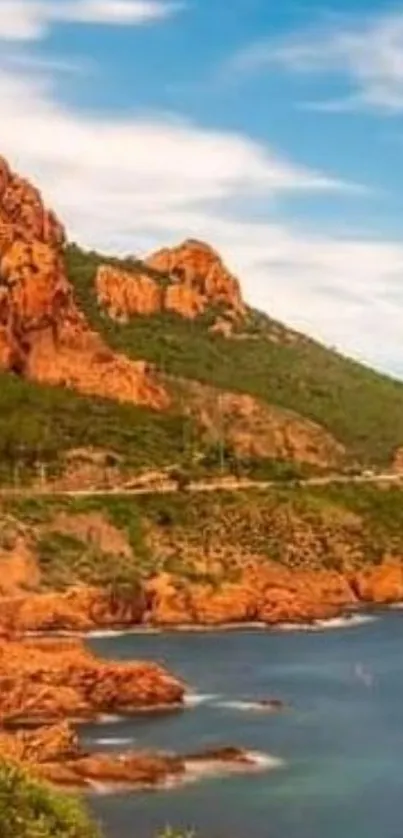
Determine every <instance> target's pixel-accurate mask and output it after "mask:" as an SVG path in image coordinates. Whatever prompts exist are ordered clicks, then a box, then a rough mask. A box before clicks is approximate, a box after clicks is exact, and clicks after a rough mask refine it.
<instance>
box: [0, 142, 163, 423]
mask: <svg viewBox="0 0 403 838" xmlns="http://www.w3.org/2000/svg"><path fill="white" fill-rule="evenodd" d="M64 241H65V234H64V229H63V227H62V225H61V224H60V222H59V221H58V219H57V218H56V216H55V215H54V214H53V213H52V212H51V211H49V210H48V209H46V207H45V205H44V203H43V200H42V197H41V194H40V192H39V191H38V190H37V189H35V187H34V186H32V185H31V184H30V183H29V182H28V181H26V180H24V179H22V178H20V177H19V176H18V175H16V174H14V173H13V172H12V171H11V169H10V168H9V166H8V164H7V163H6V161H5V160H4V159H3V158H1V157H0V369H2V370H9V371H13V372H16V373H18V374H20V375H24V376H26V377H27V378H31V379H34V380H37V381H42V382H47V383H50V384H58V385H64V386H66V387H72V388H74V389H76V390H78V391H81V392H83V393H88V394H93V395H99V396H104V397H107V398H114V399H117V400H119V401H129V402H134V403H140V404H149V405H152V406H154V407H162V406H164V404H165V403H166V400H167V397H166V395H165V392H164V390H163V389H162V387H161V386H160V385H159V384H158V383H157V382H156V381H155V380H154V377H153V374H152V373H151V372H150V371H149V370H148V368H147V366H146V364H145V363H144V362H142V361H140V362H138V363H133V362H130V361H129V360H128V359H126V358H125V357H124V356H121V355H116V354H114V353H113V352H112V351H111V350H110V349H109V348H108V347H107V346H105V344H104V343H103V341H102V340H101V338H100V337H99V336H98V335H97V334H96V333H94V332H93V331H92V330H91V329H90V327H89V326H88V324H87V322H86V320H85V317H84V316H83V314H82V313H81V312H80V311H79V309H78V308H77V305H76V303H75V300H74V296H73V290H72V287H71V285H70V283H69V281H68V279H67V276H66V272H65V268H64V254H63V247H64Z"/></svg>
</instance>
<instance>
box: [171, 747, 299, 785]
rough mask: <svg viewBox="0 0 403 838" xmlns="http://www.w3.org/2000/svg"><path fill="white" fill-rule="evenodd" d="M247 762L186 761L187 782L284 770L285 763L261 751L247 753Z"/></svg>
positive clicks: (185, 779)
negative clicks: (278, 769) (205, 778)
mask: <svg viewBox="0 0 403 838" xmlns="http://www.w3.org/2000/svg"><path fill="white" fill-rule="evenodd" d="M245 758H246V760H247V761H245V762H241V761H240V762H237V761H236V760H234V761H233V762H231V761H227V760H224V759H223V760H220V759H209V758H208V757H206V759H202V760H194V761H193V760H186V763H185V765H186V775H185V777H184V781H185V782H194V781H196V780H200V779H203V778H204V777H222V776H225V775H226V774H249V773H253V772H256V771H272V770H274V769H276V768H282V767H283V766H284V762H283V760H282V759H280V758H279V757H274V756H271V754H265V753H261V752H260V751H246V752H245Z"/></svg>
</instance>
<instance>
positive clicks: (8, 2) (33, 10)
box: [0, 0, 182, 41]
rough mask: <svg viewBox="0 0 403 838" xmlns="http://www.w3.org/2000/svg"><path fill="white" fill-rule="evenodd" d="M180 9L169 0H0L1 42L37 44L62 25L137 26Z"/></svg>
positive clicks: (177, 4)
mask: <svg viewBox="0 0 403 838" xmlns="http://www.w3.org/2000/svg"><path fill="white" fill-rule="evenodd" d="M180 8H182V5H181V4H180V3H176V2H169V0H0V40H4V41H34V40H39V39H40V38H43V37H45V36H46V35H47V33H48V31H49V28H50V27H51V26H52V25H53V24H54V23H63V22H74V23H92V24H108V25H110V26H112V25H115V26H124V25H127V26H138V25H141V24H144V23H149V22H152V21H158V20H163V19H165V18H168V17H170V16H171V15H172V14H175V13H176V12H177V11H178V10H179V9H180Z"/></svg>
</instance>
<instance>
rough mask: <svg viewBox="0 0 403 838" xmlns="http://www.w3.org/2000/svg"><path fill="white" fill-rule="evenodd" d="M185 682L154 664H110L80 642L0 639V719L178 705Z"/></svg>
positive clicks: (43, 720) (82, 716)
mask: <svg viewBox="0 0 403 838" xmlns="http://www.w3.org/2000/svg"><path fill="white" fill-rule="evenodd" d="M183 695H184V686H183V685H182V684H181V683H180V682H179V681H177V680H176V679H175V678H174V677H173V676H171V675H169V674H168V672H167V671H166V670H164V669H163V668H162V667H159V666H157V665H156V664H153V663H147V662H138V663H136V662H134V663H128V664H125V663H113V662H110V661H102V660H99V659H98V658H96V657H95V656H94V655H92V654H91V653H90V652H89V651H88V650H87V649H85V648H84V646H83V645H82V644H81V643H80V642H79V641H75V640H74V641H73V640H71V641H67V640H64V641H62V640H47V641H45V640H43V641H25V642H17V641H2V642H1V643H0V723H1V724H2V725H5V724H16V725H18V724H19V723H21V722H22V721H24V720H29V721H30V722H37V723H46V722H55V721H58V720H65V719H67V718H73V719H96V718H97V717H99V716H100V715H101V714H104V713H126V712H127V713H129V712H133V711H135V710H139V709H146V708H147V709H156V708H159V707H170V706H180V704H181V702H182V700H183Z"/></svg>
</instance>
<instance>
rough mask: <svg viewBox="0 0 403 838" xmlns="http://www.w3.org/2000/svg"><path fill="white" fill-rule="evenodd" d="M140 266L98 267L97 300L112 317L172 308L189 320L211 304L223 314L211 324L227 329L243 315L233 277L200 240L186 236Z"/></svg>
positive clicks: (238, 289) (217, 257)
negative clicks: (139, 268)
mask: <svg viewBox="0 0 403 838" xmlns="http://www.w3.org/2000/svg"><path fill="white" fill-rule="evenodd" d="M144 266H145V271H144V272H143V273H141V272H139V273H138V274H135V273H130V272H128V271H121V270H119V269H118V268H115V267H113V266H108V265H104V266H102V267H101V268H100V269H99V270H98V274H97V279H96V286H97V293H98V300H99V303H100V305H101V306H103V307H104V308H106V310H107V311H108V313H109V315H110V316H111V317H113V318H114V319H116V320H127V319H128V318H129V317H131V316H133V315H145V314H156V313H158V312H162V311H173V312H176V313H177V314H180V315H181V316H182V317H185V318H188V319H191V320H193V319H194V318H195V317H197V316H198V315H200V314H203V313H204V312H205V311H207V310H208V309H210V308H211V307H213V308H214V307H215V308H219V309H220V311H221V315H225V316H224V319H223V317H222V316H221V317H219V318H218V320H217V323H216V327H217V324H220V325H219V327H217V328H218V330H219V331H221V332H222V333H223V334H228V333H229V332H231V323H233V322H234V321H237V320H242V318H243V317H244V316H245V314H246V306H245V303H244V302H243V299H242V295H241V289H240V285H239V282H238V280H237V279H236V278H235V277H234V276H233V275H232V274H231V273H230V272H229V271H228V270H227V268H226V267H225V265H224V263H223V261H222V259H221V258H220V256H219V255H218V253H216V252H215V251H214V250H213V249H212V248H211V247H209V245H207V244H205V243H203V242H199V241H195V240H193V239H189V240H187V241H185V242H184V243H183V244H181V245H179V246H178V247H174V248H164V249H163V250H160V251H158V253H155V254H154V255H153V256H150V257H149V258H148V259H147V260H146V261H145V263H144ZM147 268H148V269H150V273H147V272H146V270H147ZM213 328H214V327H213Z"/></svg>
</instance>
